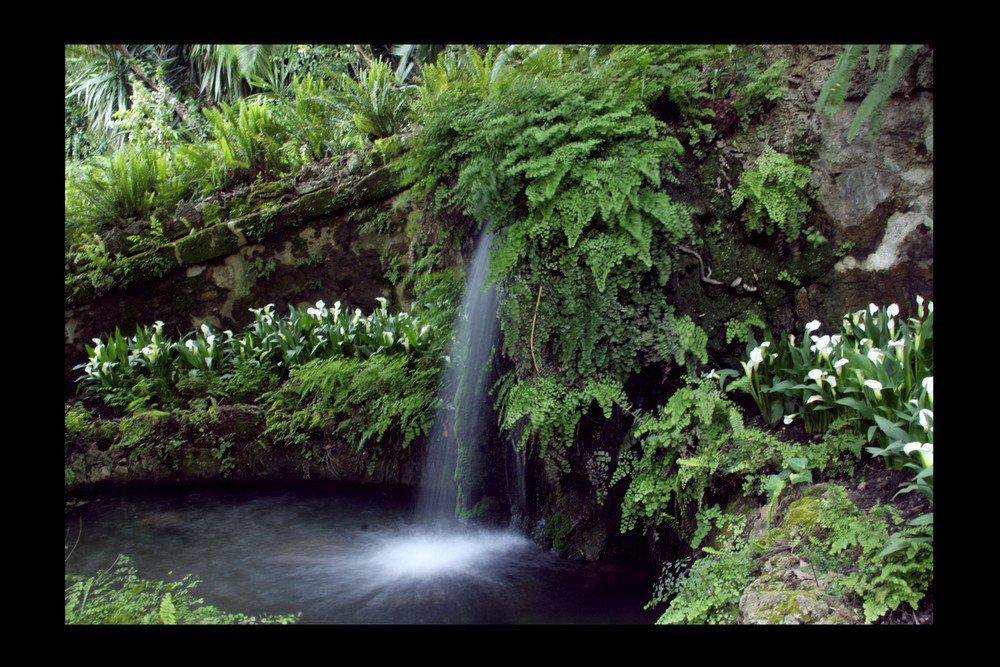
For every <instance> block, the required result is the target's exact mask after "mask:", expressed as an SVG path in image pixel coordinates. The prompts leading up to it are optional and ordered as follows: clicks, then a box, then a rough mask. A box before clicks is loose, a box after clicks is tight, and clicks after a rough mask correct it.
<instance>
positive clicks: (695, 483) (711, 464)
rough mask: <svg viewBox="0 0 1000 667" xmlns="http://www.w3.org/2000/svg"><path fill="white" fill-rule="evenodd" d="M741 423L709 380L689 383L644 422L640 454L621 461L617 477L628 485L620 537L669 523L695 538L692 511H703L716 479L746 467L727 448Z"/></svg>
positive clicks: (637, 433)
mask: <svg viewBox="0 0 1000 667" xmlns="http://www.w3.org/2000/svg"><path fill="white" fill-rule="evenodd" d="M742 423H743V418H742V415H741V414H740V412H739V410H738V409H737V408H736V406H735V405H733V404H732V403H731V402H730V401H729V400H728V399H726V398H725V397H724V396H723V395H722V393H721V391H720V390H719V389H718V387H716V386H713V385H711V384H710V383H709V382H707V381H704V380H701V381H696V380H691V381H689V383H688V386H685V387H682V388H681V389H678V390H677V391H676V392H675V393H674V394H673V395H672V396H671V397H670V400H669V401H667V404H666V405H664V406H661V407H660V409H659V410H658V411H657V413H656V414H655V415H644V416H643V417H641V418H640V419H639V420H638V422H637V423H636V425H635V427H634V428H633V430H632V433H631V437H632V438H634V440H635V442H636V443H637V444H638V449H637V450H636V451H635V452H634V453H633V454H632V455H631V456H629V457H623V458H622V462H621V463H620V464H619V465H620V466H621V467H622V468H623V470H622V471H621V472H620V473H616V475H615V477H614V479H615V480H616V481H617V480H620V479H625V478H628V479H629V484H628V488H627V489H626V492H625V498H624V499H623V501H622V519H621V526H620V528H621V532H622V533H626V532H628V531H630V530H632V529H634V528H635V527H636V526H638V525H639V522H640V521H641V522H642V524H643V527H644V529H646V530H650V531H652V530H655V529H657V528H658V527H659V526H660V524H661V523H663V522H664V521H668V520H669V521H672V522H676V523H677V524H678V525H679V529H680V531H681V533H682V534H687V535H688V537H690V535H691V533H692V531H693V527H692V518H693V517H692V516H691V515H690V513H689V509H690V508H691V507H694V508H695V509H698V508H700V505H701V501H702V498H703V496H704V494H705V491H706V490H707V489H708V488H710V486H711V484H712V482H713V479H714V478H715V477H716V475H719V474H728V473H732V472H735V471H737V470H741V469H742V467H743V462H742V461H740V460H737V459H736V458H735V455H734V454H732V453H731V452H730V448H728V447H727V443H728V442H729V441H730V439H731V438H732V436H733V434H734V433H736V434H739V433H740V430H735V431H734V430H733V426H734V425H740V427H742Z"/></svg>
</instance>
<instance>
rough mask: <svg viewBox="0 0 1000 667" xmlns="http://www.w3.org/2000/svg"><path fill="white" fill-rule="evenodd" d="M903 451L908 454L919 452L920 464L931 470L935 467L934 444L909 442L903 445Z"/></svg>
mask: <svg viewBox="0 0 1000 667" xmlns="http://www.w3.org/2000/svg"><path fill="white" fill-rule="evenodd" d="M903 451H904V452H906V453H907V454H912V453H913V452H917V455H918V456H919V457H920V464H921V465H922V466H923V467H925V468H929V467H930V466H932V465H934V444H933V443H930V442H908V443H906V444H905V445H903Z"/></svg>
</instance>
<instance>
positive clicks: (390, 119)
mask: <svg viewBox="0 0 1000 667" xmlns="http://www.w3.org/2000/svg"><path fill="white" fill-rule="evenodd" d="M339 83H340V95H339V96H338V103H339V105H340V106H341V108H342V109H343V113H344V116H345V117H346V118H350V119H352V120H353V122H354V126H355V127H356V128H357V130H358V131H359V132H360V133H361V134H363V135H365V136H367V137H368V138H369V139H377V138H382V137H389V136H392V135H394V134H398V133H400V132H401V131H403V129H405V128H406V125H407V123H408V122H409V120H410V103H411V101H412V99H413V96H414V94H415V92H416V86H414V85H410V84H404V83H401V80H399V79H397V77H396V73H395V72H394V71H393V69H392V66H391V65H389V63H387V62H385V61H383V60H374V61H372V62H371V63H369V65H368V68H367V69H366V70H364V71H363V72H361V73H360V74H359V75H358V77H357V78H352V77H350V76H347V75H346V74H342V75H341V76H340V81H339Z"/></svg>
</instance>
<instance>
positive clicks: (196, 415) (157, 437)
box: [65, 404, 423, 495]
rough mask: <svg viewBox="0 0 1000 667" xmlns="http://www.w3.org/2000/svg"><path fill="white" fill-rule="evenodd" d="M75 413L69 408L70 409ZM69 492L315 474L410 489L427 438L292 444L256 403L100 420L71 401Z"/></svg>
mask: <svg viewBox="0 0 1000 667" xmlns="http://www.w3.org/2000/svg"><path fill="white" fill-rule="evenodd" d="M71 412H72V415H71ZM67 415H71V416H72V418H68V419H67V430H66V452H65V492H66V494H67V495H74V494H77V493H83V492H87V491H90V490H100V489H104V488H109V487H118V486H129V485H139V484H149V483H155V484H167V485H169V484H172V483H186V482H200V481H273V482H288V481H300V480H318V481H330V482H344V483H352V484H377V485H385V486H395V487H400V488H413V487H415V485H416V484H417V483H418V482H419V479H420V477H419V470H420V466H419V463H420V461H421V460H422V456H423V447H422V441H421V442H420V443H413V444H411V446H410V447H406V448H404V447H401V446H400V445H399V443H396V442H386V443H384V445H383V446H382V447H381V448H380V450H379V452H378V453H377V454H373V453H372V452H367V451H364V450H359V449H358V448H356V447H354V446H353V444H351V443H346V442H342V441H337V440H332V439H328V438H323V437H315V438H311V439H309V440H307V441H305V442H299V443H295V444H292V443H289V442H285V441H282V440H281V439H280V438H274V437H271V436H269V435H268V434H267V415H266V410H265V409H264V408H263V407H261V406H255V405H244V404H235V405H219V406H211V407H208V408H206V409H183V410H172V411H169V412H167V411H163V410H143V411H139V412H136V413H134V414H132V415H129V416H123V417H119V418H114V419H102V418H100V417H97V416H96V415H93V414H91V413H88V412H87V411H85V410H82V409H81V408H79V407H76V408H69V407H68V408H67Z"/></svg>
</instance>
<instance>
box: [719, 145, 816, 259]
mask: <svg viewBox="0 0 1000 667" xmlns="http://www.w3.org/2000/svg"><path fill="white" fill-rule="evenodd" d="M811 196H812V169H810V168H809V167H806V166H803V165H799V164H796V163H795V162H794V161H793V160H792V158H790V157H788V156H787V155H785V154H783V153H778V152H777V151H775V150H774V149H773V148H771V147H770V146H768V147H765V148H764V152H763V153H762V154H761V156H760V157H759V158H758V159H757V163H756V165H754V166H753V167H751V168H750V169H747V170H746V171H744V172H743V173H742V174H741V175H740V185H739V187H738V188H737V189H736V191H735V192H733V200H732V201H733V206H734V207H739V206H740V205H742V204H743V203H746V205H747V209H746V210H747V217H748V219H749V221H748V222H747V229H748V230H749V231H751V232H757V231H761V230H764V231H765V232H766V233H767V234H773V233H774V232H775V228H777V229H778V230H780V231H781V232H783V233H784V234H785V236H786V237H787V238H788V240H795V239H797V238H798V237H799V234H801V232H802V227H803V225H804V223H805V220H806V213H808V212H809V210H810V205H809V200H810V198H811Z"/></svg>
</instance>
